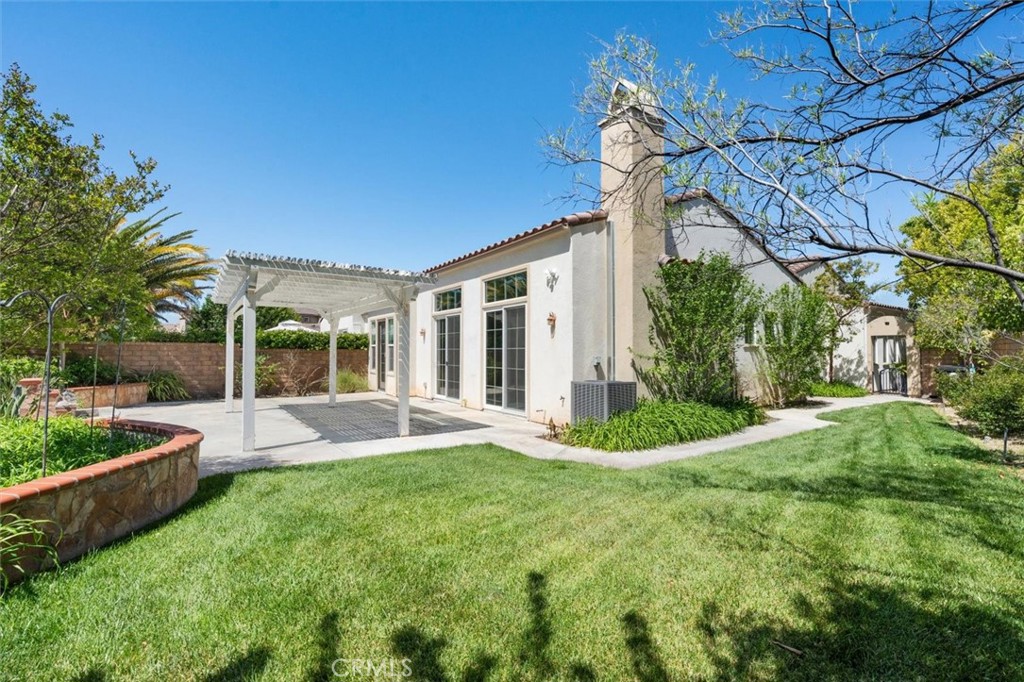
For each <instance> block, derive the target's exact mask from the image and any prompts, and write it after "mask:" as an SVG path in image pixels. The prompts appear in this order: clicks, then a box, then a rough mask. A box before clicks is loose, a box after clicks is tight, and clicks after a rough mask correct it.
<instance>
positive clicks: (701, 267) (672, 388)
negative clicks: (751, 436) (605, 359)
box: [634, 253, 759, 404]
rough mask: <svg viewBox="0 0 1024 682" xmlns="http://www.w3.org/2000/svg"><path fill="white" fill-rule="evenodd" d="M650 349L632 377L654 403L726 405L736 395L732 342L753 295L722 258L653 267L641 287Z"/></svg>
mask: <svg viewBox="0 0 1024 682" xmlns="http://www.w3.org/2000/svg"><path fill="white" fill-rule="evenodd" d="M644 296H645V297H646V298H647V305H648V307H649V308H650V310H651V326H650V330H649V338H650V341H651V345H652V346H653V348H654V350H653V352H652V353H651V355H649V356H643V355H638V356H637V358H636V360H639V361H644V364H645V365H646V366H643V367H641V366H639V365H640V363H637V362H634V364H635V365H637V366H636V371H637V376H638V377H639V378H640V381H641V382H643V384H644V386H646V387H647V390H648V391H649V392H650V394H651V395H652V396H654V397H655V398H658V399H660V400H672V401H689V400H693V401H697V402H703V403H710V404H728V403H730V402H731V401H732V400H733V399H734V398H735V397H736V395H737V387H736V358H735V354H736V344H737V342H738V341H739V339H740V337H742V336H743V333H744V330H745V329H746V328H747V327H748V326H749V325H750V323H751V322H752V320H753V318H754V316H755V315H756V310H757V301H758V299H759V294H758V291H757V289H756V288H755V287H754V285H753V283H752V282H751V281H750V279H749V278H748V277H747V275H746V274H745V273H744V272H743V271H742V270H741V269H740V268H738V267H737V266H735V265H733V263H732V262H731V261H730V260H729V257H728V256H725V255H723V254H711V255H706V254H704V253H702V254H701V255H700V257H698V258H697V259H696V260H695V261H693V262H687V261H673V262H671V263H668V264H666V265H664V266H663V267H661V268H659V269H658V272H657V283H656V284H655V285H654V286H653V287H644Z"/></svg>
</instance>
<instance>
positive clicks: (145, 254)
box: [108, 209, 217, 319]
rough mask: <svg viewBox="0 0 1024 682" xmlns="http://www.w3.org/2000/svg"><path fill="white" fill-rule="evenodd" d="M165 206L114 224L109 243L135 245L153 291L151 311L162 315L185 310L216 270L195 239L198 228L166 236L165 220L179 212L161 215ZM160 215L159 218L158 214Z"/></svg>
mask: <svg viewBox="0 0 1024 682" xmlns="http://www.w3.org/2000/svg"><path fill="white" fill-rule="evenodd" d="M163 211H164V209H161V210H159V211H157V212H156V213H155V214H153V215H152V216H150V217H148V218H143V219H141V220H137V221H135V222H133V223H129V224H127V225H124V224H123V221H122V224H121V225H119V226H118V227H115V228H114V229H113V230H112V231H111V232H110V234H109V236H108V245H109V246H111V247H114V248H118V249H124V248H128V249H133V250H135V251H136V253H137V254H138V256H139V258H140V260H139V261H138V263H139V265H138V274H139V275H141V276H142V278H143V281H144V282H145V287H146V290H147V291H149V293H150V297H151V298H150V302H149V304H148V309H149V312H150V313H152V314H154V315H156V316H157V317H158V318H160V319H165V315H167V314H169V313H173V314H178V315H181V314H185V313H186V312H187V311H188V310H189V309H190V308H191V307H192V306H193V305H194V303H195V302H196V301H197V300H198V299H199V298H200V296H201V295H202V293H203V285H204V284H205V283H206V282H207V281H208V280H209V279H210V278H211V277H213V276H214V275H215V274H216V273H217V266H216V265H215V264H214V262H213V261H212V260H210V258H209V256H208V255H207V251H206V247H204V246H200V245H199V244H196V243H194V242H193V241H192V237H193V236H194V235H195V230H185V231H183V232H177V233H175V234H171V235H167V236H164V234H163V233H162V232H161V231H160V230H161V228H162V227H163V225H164V223H166V222H167V221H168V220H170V219H171V218H173V217H175V216H177V215H179V214H178V213H171V214H169V215H165V216H163V217H159V216H160V214H161V213H163ZM158 217H159V218H158Z"/></svg>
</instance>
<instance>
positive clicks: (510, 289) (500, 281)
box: [484, 270, 526, 303]
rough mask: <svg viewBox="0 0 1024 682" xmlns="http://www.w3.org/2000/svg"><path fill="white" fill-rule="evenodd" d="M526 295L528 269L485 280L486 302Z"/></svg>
mask: <svg viewBox="0 0 1024 682" xmlns="http://www.w3.org/2000/svg"><path fill="white" fill-rule="evenodd" d="M523 296H526V271H525V270H524V271H523V272H515V273H512V274H511V275H503V276H502V277H495V278H494V279H489V280H487V281H486V282H484V302H485V303H496V302H498V301H505V300H508V299H511V298H522V297H523Z"/></svg>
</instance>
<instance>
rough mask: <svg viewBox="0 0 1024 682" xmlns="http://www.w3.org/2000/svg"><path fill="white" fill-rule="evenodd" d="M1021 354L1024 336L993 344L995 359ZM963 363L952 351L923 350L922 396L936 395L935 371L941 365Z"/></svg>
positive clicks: (1003, 338)
mask: <svg viewBox="0 0 1024 682" xmlns="http://www.w3.org/2000/svg"><path fill="white" fill-rule="evenodd" d="M1021 352H1024V336H1018V337H1016V338H1013V337H1010V338H1007V337H1005V336H1000V337H997V338H996V339H995V340H994V341H993V342H992V350H991V354H992V355H993V356H994V357H997V358H1004V357H1007V356H1010V355H1019V354H1020V353H1021ZM962 362H963V358H961V357H960V356H959V355H957V354H956V353H953V352H951V351H941V350H938V349H937V348H923V349H922V350H921V394H922V395H923V396H925V397H927V396H931V395H935V394H936V392H937V390H938V389H937V386H936V381H937V379H938V377H937V373H936V371H935V369H936V368H937V367H938V366H939V365H959V364H961V363H962Z"/></svg>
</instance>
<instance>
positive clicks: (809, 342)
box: [758, 284, 835, 406]
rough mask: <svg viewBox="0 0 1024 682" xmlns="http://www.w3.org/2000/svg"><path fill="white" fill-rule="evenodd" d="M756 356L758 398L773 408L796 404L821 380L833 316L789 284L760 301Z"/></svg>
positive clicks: (816, 298)
mask: <svg viewBox="0 0 1024 682" xmlns="http://www.w3.org/2000/svg"><path fill="white" fill-rule="evenodd" d="M761 321H762V337H761V343H760V347H759V353H758V362H759V367H758V370H759V374H760V378H761V382H762V384H763V389H764V391H763V393H764V396H765V397H766V398H768V399H769V401H770V402H771V403H772V404H774V405H777V406H782V405H789V404H792V403H796V402H800V401H802V400H804V399H806V398H807V396H808V395H810V393H811V389H812V387H813V386H814V384H815V383H816V382H818V381H820V379H821V373H822V369H823V368H824V366H825V359H826V355H827V354H828V344H829V341H828V340H829V334H830V333H831V331H832V329H833V328H834V327H835V313H834V312H833V310H832V308H831V306H829V304H828V301H827V300H825V298H824V296H822V295H821V294H820V293H818V292H817V291H815V290H813V289H810V288H808V287H795V286H789V285H788V284H787V285H785V286H782V287H780V288H778V289H776V290H775V292H774V293H772V294H771V295H770V296H768V298H767V299H766V301H765V306H764V311H763V313H762V316H761Z"/></svg>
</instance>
